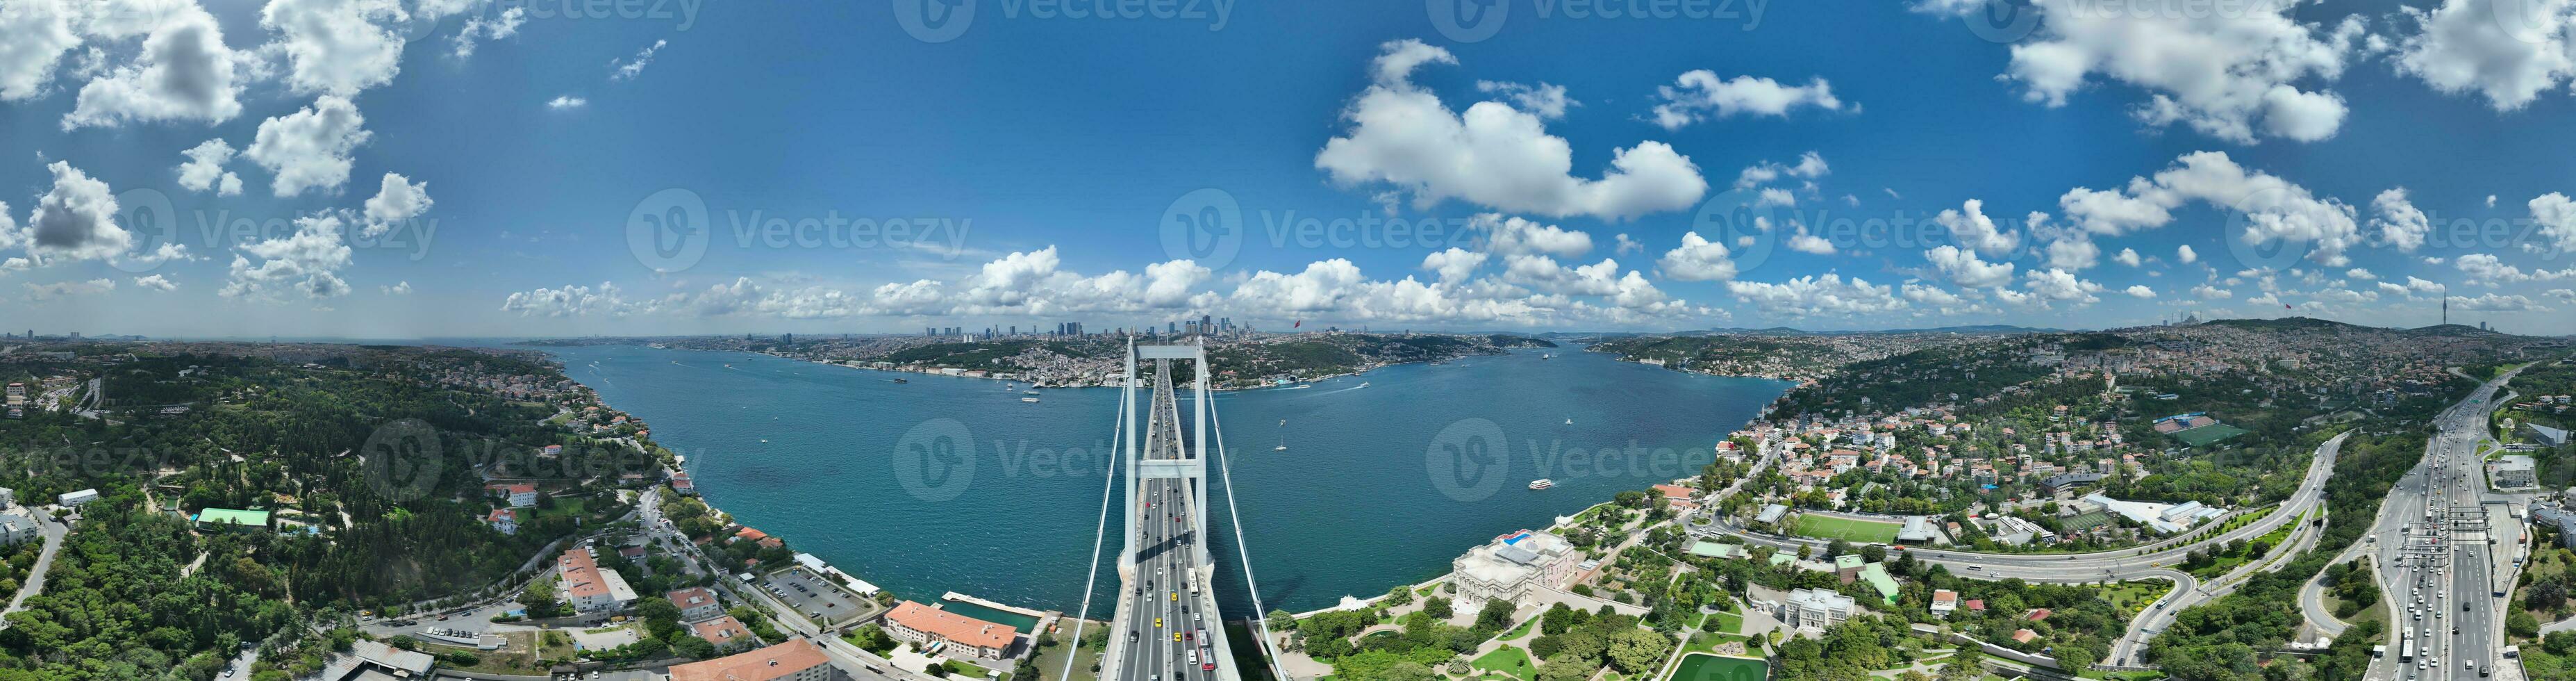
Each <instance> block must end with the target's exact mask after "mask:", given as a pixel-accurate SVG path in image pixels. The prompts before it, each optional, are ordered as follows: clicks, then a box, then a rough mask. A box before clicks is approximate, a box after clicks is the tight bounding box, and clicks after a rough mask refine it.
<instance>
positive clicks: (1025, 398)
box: [1020, 397, 1038, 402]
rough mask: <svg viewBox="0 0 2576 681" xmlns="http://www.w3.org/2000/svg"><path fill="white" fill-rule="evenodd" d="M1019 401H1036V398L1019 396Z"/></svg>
mask: <svg viewBox="0 0 2576 681" xmlns="http://www.w3.org/2000/svg"><path fill="white" fill-rule="evenodd" d="M1020 401H1022V402H1036V401H1038V398H1035V397H1023V398H1020Z"/></svg>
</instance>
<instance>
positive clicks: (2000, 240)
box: [1932, 199, 2021, 257]
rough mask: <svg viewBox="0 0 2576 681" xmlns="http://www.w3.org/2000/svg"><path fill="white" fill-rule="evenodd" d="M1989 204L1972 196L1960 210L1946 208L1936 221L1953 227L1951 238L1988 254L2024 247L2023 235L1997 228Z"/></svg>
mask: <svg viewBox="0 0 2576 681" xmlns="http://www.w3.org/2000/svg"><path fill="white" fill-rule="evenodd" d="M1985 204H1986V202H1985V201H1983V200H1979V199H1968V200H1967V202H1966V203H1964V204H1962V205H1961V206H1960V207H1959V209H1958V210H1943V211H1941V213H1940V214H1939V215H1934V216H1932V221H1933V222H1934V223H1936V224H1939V225H1941V227H1942V228H1944V229H1948V230H1950V238H1951V239H1955V240H1957V241H1958V242H1959V245H1962V246H1966V247H1968V248H1970V249H1974V250H1975V251H1976V252H1978V253H1980V254H1983V255H1985V256H1987V257H1994V256H2001V255H2009V254H2011V253H2012V252H2013V250H2014V249H2017V248H2021V235H2019V234H2015V233H2013V232H2012V230H2009V229H2005V228H2001V227H1997V226H1996V225H1995V221H1994V220H1993V219H1992V218H1988V217H1986V212H1985Z"/></svg>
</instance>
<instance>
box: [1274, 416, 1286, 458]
mask: <svg viewBox="0 0 2576 681" xmlns="http://www.w3.org/2000/svg"><path fill="white" fill-rule="evenodd" d="M1270 451H1274V452H1284V451H1288V419H1280V420H1279V446H1277V447H1272V448H1270Z"/></svg>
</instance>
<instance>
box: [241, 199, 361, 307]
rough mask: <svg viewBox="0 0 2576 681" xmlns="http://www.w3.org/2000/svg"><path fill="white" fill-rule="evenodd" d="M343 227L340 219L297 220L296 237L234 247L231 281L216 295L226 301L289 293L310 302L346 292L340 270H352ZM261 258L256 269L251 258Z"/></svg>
mask: <svg viewBox="0 0 2576 681" xmlns="http://www.w3.org/2000/svg"><path fill="white" fill-rule="evenodd" d="M344 231H345V226H344V225H343V224H342V222H341V219H340V216H338V215H330V214H324V215H311V216H305V217H300V218H296V219H295V233H294V234H290V235H286V236H280V237H277V238H274V239H268V240H264V241H259V242H254V243H250V244H244V245H242V246H238V247H235V248H234V250H236V251H239V252H238V253H235V254H234V255H233V263H232V268H231V272H230V277H229V278H228V279H227V280H226V281H225V282H224V287H223V289H222V290H221V291H218V293H219V294H220V295H222V296H224V297H226V298H270V299H276V298H278V297H280V296H282V295H283V294H284V293H285V292H287V291H289V290H291V291H294V292H299V293H303V294H304V295H305V297H307V298H312V299H317V300H318V299H323V298H331V297H336V296H340V295H344V294H347V293H348V292H349V285H348V283H347V282H344V281H341V279H340V276H339V272H340V270H341V269H342V268H345V267H348V266H349V245H348V243H346V242H345V241H344V240H343V237H342V234H343V232H344ZM253 257H257V258H259V259H260V262H259V263H258V264H257V265H253V264H252V263H251V260H250V259H251V258H253Z"/></svg>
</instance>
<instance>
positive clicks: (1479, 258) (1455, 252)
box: [1422, 246, 1491, 283]
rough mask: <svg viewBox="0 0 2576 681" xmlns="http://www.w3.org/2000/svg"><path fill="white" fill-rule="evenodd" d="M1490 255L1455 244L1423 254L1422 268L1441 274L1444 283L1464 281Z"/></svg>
mask: <svg viewBox="0 0 2576 681" xmlns="http://www.w3.org/2000/svg"><path fill="white" fill-rule="evenodd" d="M1490 257H1491V256H1488V255H1486V254H1484V253H1478V252H1475V251H1469V250H1466V249H1463V248H1457V247H1454V246H1453V247H1450V248H1449V249H1448V250H1444V251H1440V252H1438V253H1433V254H1430V255H1426V256H1422V269H1423V270H1425V271H1429V272H1434V273H1437V274H1439V275H1440V281H1441V282H1442V283H1457V282H1463V281H1466V280H1467V277H1469V276H1470V275H1473V274H1475V272H1476V268H1479V267H1484V266H1485V261H1486V260H1487V259H1488V258H1490Z"/></svg>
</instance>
